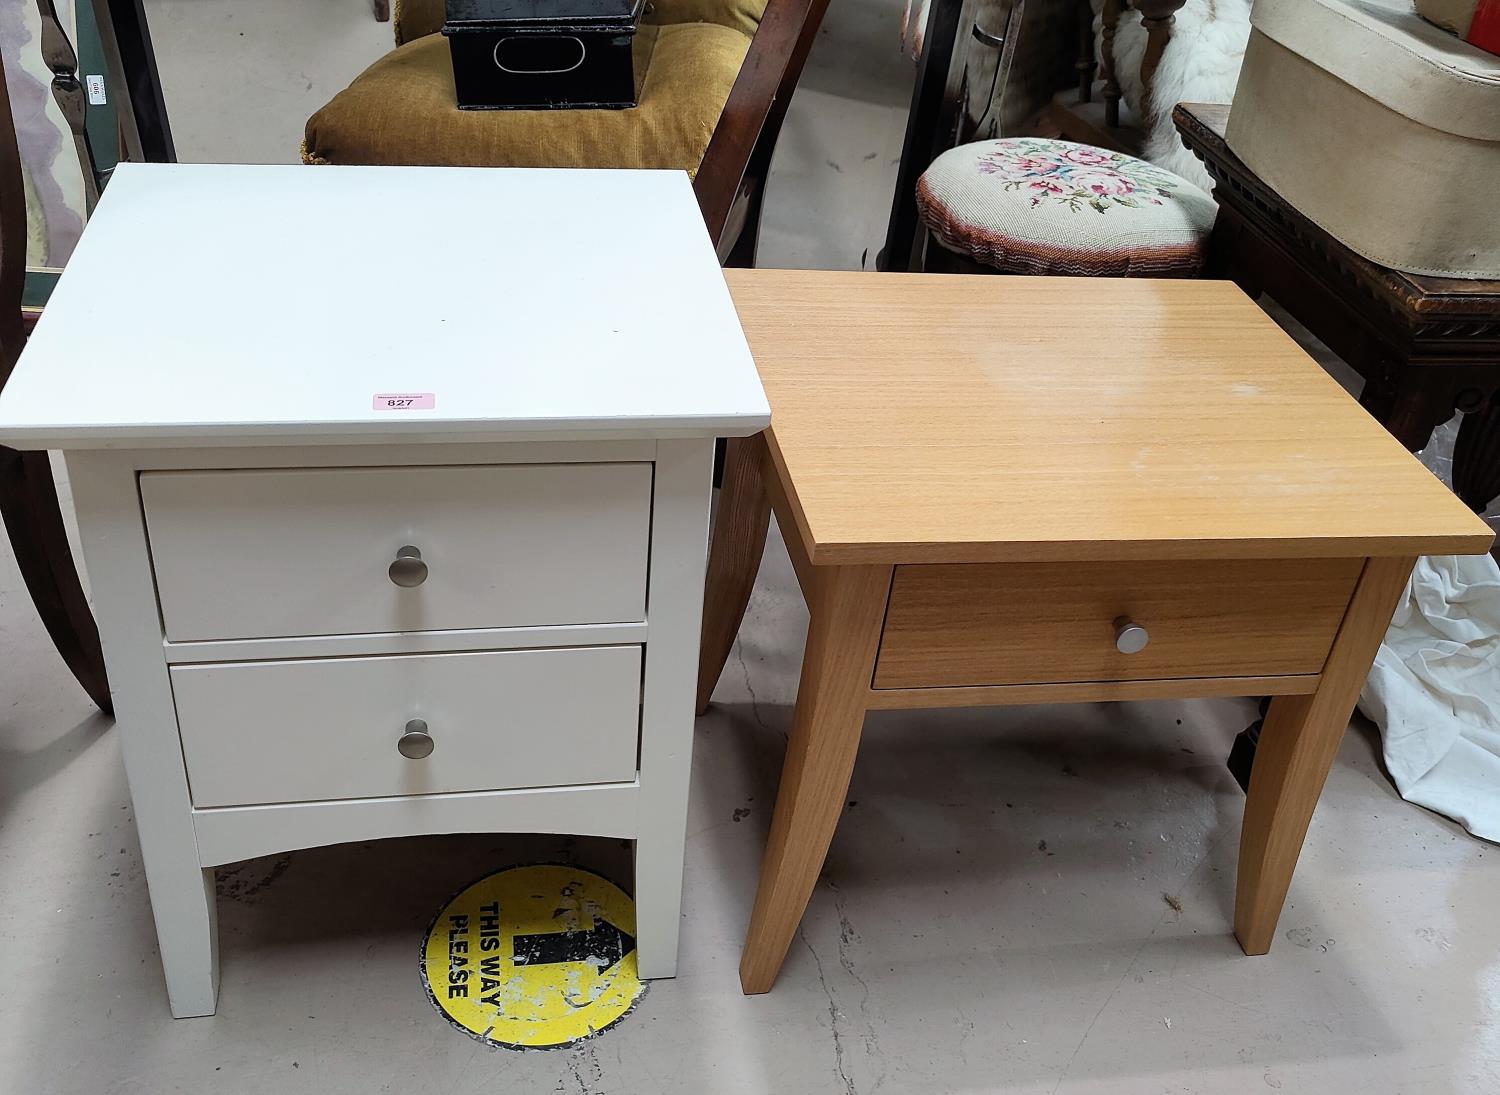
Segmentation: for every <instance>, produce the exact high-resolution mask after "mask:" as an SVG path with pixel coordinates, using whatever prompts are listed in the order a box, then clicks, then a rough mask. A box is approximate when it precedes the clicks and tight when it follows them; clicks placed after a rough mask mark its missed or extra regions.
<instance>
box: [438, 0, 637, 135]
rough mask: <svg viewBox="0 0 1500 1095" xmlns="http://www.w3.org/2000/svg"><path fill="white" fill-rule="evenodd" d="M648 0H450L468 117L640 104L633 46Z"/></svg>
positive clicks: (451, 35)
mask: <svg viewBox="0 0 1500 1095" xmlns="http://www.w3.org/2000/svg"><path fill="white" fill-rule="evenodd" d="M645 4H646V0H447V21H446V22H445V23H444V24H443V33H444V34H445V35H446V36H447V38H448V47H449V49H450V51H451V52H452V55H453V84H454V87H455V88H457V90H458V105H459V106H460V107H461V108H462V109H464V110H516V109H527V110H536V109H551V108H555V107H631V106H635V105H636V83H635V69H634V66H633V65H632V63H631V43H632V42H633V41H634V39H635V31H636V27H637V25H638V24H639V23H640V17H641V9H642V8H644V7H645Z"/></svg>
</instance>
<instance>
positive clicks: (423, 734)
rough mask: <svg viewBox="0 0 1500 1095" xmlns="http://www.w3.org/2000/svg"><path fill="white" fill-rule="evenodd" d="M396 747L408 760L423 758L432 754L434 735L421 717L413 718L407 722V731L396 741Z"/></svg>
mask: <svg viewBox="0 0 1500 1095" xmlns="http://www.w3.org/2000/svg"><path fill="white" fill-rule="evenodd" d="M396 748H397V749H399V750H401V755H402V756H403V757H405V758H406V759H407V760H421V759H423V758H424V757H430V756H432V735H431V734H429V733H428V732H427V724H426V723H425V722H423V721H422V720H421V719H412V720H411V722H409V723H407V724H406V733H404V734H402V735H401V738H400V740H399V741H397V742H396Z"/></svg>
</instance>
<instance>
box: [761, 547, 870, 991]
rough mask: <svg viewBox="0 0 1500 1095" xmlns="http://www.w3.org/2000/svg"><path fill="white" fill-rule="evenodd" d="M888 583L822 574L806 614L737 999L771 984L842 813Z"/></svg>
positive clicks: (860, 574)
mask: <svg viewBox="0 0 1500 1095" xmlns="http://www.w3.org/2000/svg"><path fill="white" fill-rule="evenodd" d="M890 582H891V568H890V567H888V566H856V567H838V568H830V569H829V570H827V571H826V572H823V573H822V574H821V576H820V579H819V581H818V583H817V585H816V587H815V591H814V594H813V598H812V603H811V604H810V605H809V606H808V607H809V609H810V610H811V615H812V619H811V622H810V623H809V625H808V632H807V653H806V655H805V657H804V659H803V662H802V681H801V684H800V686H799V688H798V692H797V709H796V712H795V713H794V715H793V717H792V733H791V738H790V740H789V741H788V743H787V753H786V764H785V766H784V767H783V769H782V772H781V790H780V792H779V793H778V794H777V797H776V813H775V815H774V816H773V817H772V819H771V835H770V837H769V839H768V840H767V843H766V854H765V858H764V859H763V860H762V861H761V868H760V887H759V889H758V890H757V891H756V894H755V908H754V911H753V912H752V913H751V914H750V931H749V933H748V934H747V936H746V938H745V951H744V954H743V955H742V956H741V958H740V986H741V987H742V988H743V989H744V990H745V992H746V993H756V992H766V991H767V990H769V989H770V987H771V986H772V985H773V984H775V982H776V975H777V973H779V972H780V970H781V963H782V962H783V960H785V958H786V952H787V948H788V947H789V946H790V945H791V942H792V936H793V935H794V934H796V931H797V925H798V924H799V923H800V922H801V920H802V913H803V910H804V909H806V908H807V901H808V898H809V897H811V896H812V890H813V886H814V884H816V882H817V880H818V872H819V871H820V870H821V869H822V867H823V859H824V857H825V856H826V855H827V854H828V845H829V842H830V841H831V840H832V839H833V831H834V828H835V827H836V826H837V825H838V820H839V815H840V814H841V813H843V807H844V796H845V794H846V793H847V792H848V790H849V777H850V775H851V774H852V773H853V771H854V757H855V754H856V753H857V752H858V750H859V737H860V731H861V729H862V728H863V726H864V721H865V708H866V700H867V695H868V692H869V688H870V677H871V675H872V673H873V671H874V667H875V654H876V651H877V649H878V648H879V645H880V625H881V621H882V619H883V617H884V614H885V603H886V596H887V594H888V593H889V591H890Z"/></svg>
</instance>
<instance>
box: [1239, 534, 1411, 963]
mask: <svg viewBox="0 0 1500 1095" xmlns="http://www.w3.org/2000/svg"><path fill="white" fill-rule="evenodd" d="M1415 562H1416V560H1414V559H1411V558H1384V559H1370V560H1369V561H1368V562H1367V563H1366V564H1365V570H1364V573H1363V575H1362V576H1361V577H1360V581H1359V587H1358V588H1357V589H1356V590H1355V593H1354V599H1353V600H1352V601H1351V602H1350V605H1349V611H1348V614H1347V615H1346V616H1345V617H1344V622H1343V625H1342V626H1341V627H1340V628H1339V633H1338V637H1337V638H1336V639H1335V640H1334V643H1333V649H1332V651H1331V652H1330V653H1329V655H1328V662H1327V664H1326V665H1325V666H1324V668H1323V678H1322V681H1321V682H1320V683H1319V685H1318V690H1317V691H1316V692H1314V693H1313V694H1312V695H1310V696H1278V697H1277V698H1276V699H1275V700H1273V701H1272V702H1271V709H1270V711H1269V712H1267V714H1266V722H1265V726H1264V727H1263V728H1262V730H1261V733H1260V744H1259V746H1258V748H1257V749H1256V753H1255V767H1254V770H1253V772H1252V774H1251V777H1250V793H1249V795H1248V797H1247V798H1246V800H1245V820H1244V827H1243V829H1242V830H1241V833H1240V865H1239V883H1238V888H1237V891H1236V894H1235V906H1234V934H1235V936H1236V937H1237V938H1238V939H1239V941H1240V946H1241V947H1243V948H1244V950H1245V953H1246V954H1265V953H1266V952H1267V951H1268V950H1270V949H1271V941H1272V939H1273V938H1274V937H1275V934H1276V922H1277V920H1278V919H1279V918H1280V917H1281V907H1282V904H1283V903H1284V902H1285V901H1286V893H1287V888H1288V887H1289V886H1290V885H1291V881H1292V871H1293V870H1294V869H1295V868H1296V866H1297V857H1298V855H1299V854H1300V853H1301V851H1302V841H1303V838H1304V837H1305V836H1306V835H1307V827H1308V824H1309V823H1310V822H1311V821H1312V815H1313V810H1314V808H1315V807H1316V806H1317V804H1318V796H1319V795H1320V794H1321V793H1322V791H1323V783H1324V781H1325V780H1326V779H1327V778H1328V770H1329V768H1331V767H1332V765H1333V758H1334V756H1335V755H1336V754H1337V753H1338V749H1339V743H1340V741H1342V740H1343V737H1344V730H1345V728H1346V727H1347V726H1348V725H1349V716H1350V715H1351V714H1353V712H1354V704H1355V702H1356V701H1357V700H1358V699H1359V690H1360V687H1361V686H1362V685H1363V684H1364V680H1365V677H1366V675H1367V674H1368V673H1369V671H1370V663H1371V662H1372V661H1374V659H1375V652H1376V651H1377V650H1378V649H1379V647H1380V641H1381V639H1382V638H1383V637H1384V636H1385V632H1386V628H1387V627H1388V626H1389V625H1390V622H1391V616H1392V614H1393V613H1394V612H1395V609H1396V604H1397V602H1398V599H1399V598H1400V596H1401V593H1402V591H1403V590H1404V589H1405V587H1406V580H1407V577H1408V576H1409V575H1410V574H1411V568H1412V566H1413V564H1414V563H1415Z"/></svg>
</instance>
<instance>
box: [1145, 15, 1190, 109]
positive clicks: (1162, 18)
mask: <svg viewBox="0 0 1500 1095" xmlns="http://www.w3.org/2000/svg"><path fill="white" fill-rule="evenodd" d="M1185 3H1187V0H1134V3H1133V5H1132V6H1133V7H1134V8H1135V10H1136V11H1138V12H1140V13H1141V26H1143V27H1144V28H1145V29H1146V52H1145V54H1144V56H1142V57H1141V116H1140V117H1139V118H1138V119H1136V121H1137V123H1138V124H1139V125H1140V127H1141V129H1142V130H1143V131H1146V132H1150V129H1151V125H1152V118H1153V116H1154V115H1155V113H1156V103H1155V94H1156V70H1157V69H1158V68H1160V67H1161V59H1162V56H1163V55H1164V54H1165V53H1166V52H1167V45H1168V43H1170V42H1171V40H1172V25H1173V24H1174V23H1175V22H1176V21H1177V12H1178V11H1179V10H1180V9H1181V8H1182V6H1183V5H1184V4H1185ZM1171 109H1172V107H1171V106H1170V105H1169V106H1168V107H1167V110H1168V112H1169V113H1170V111H1171Z"/></svg>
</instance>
